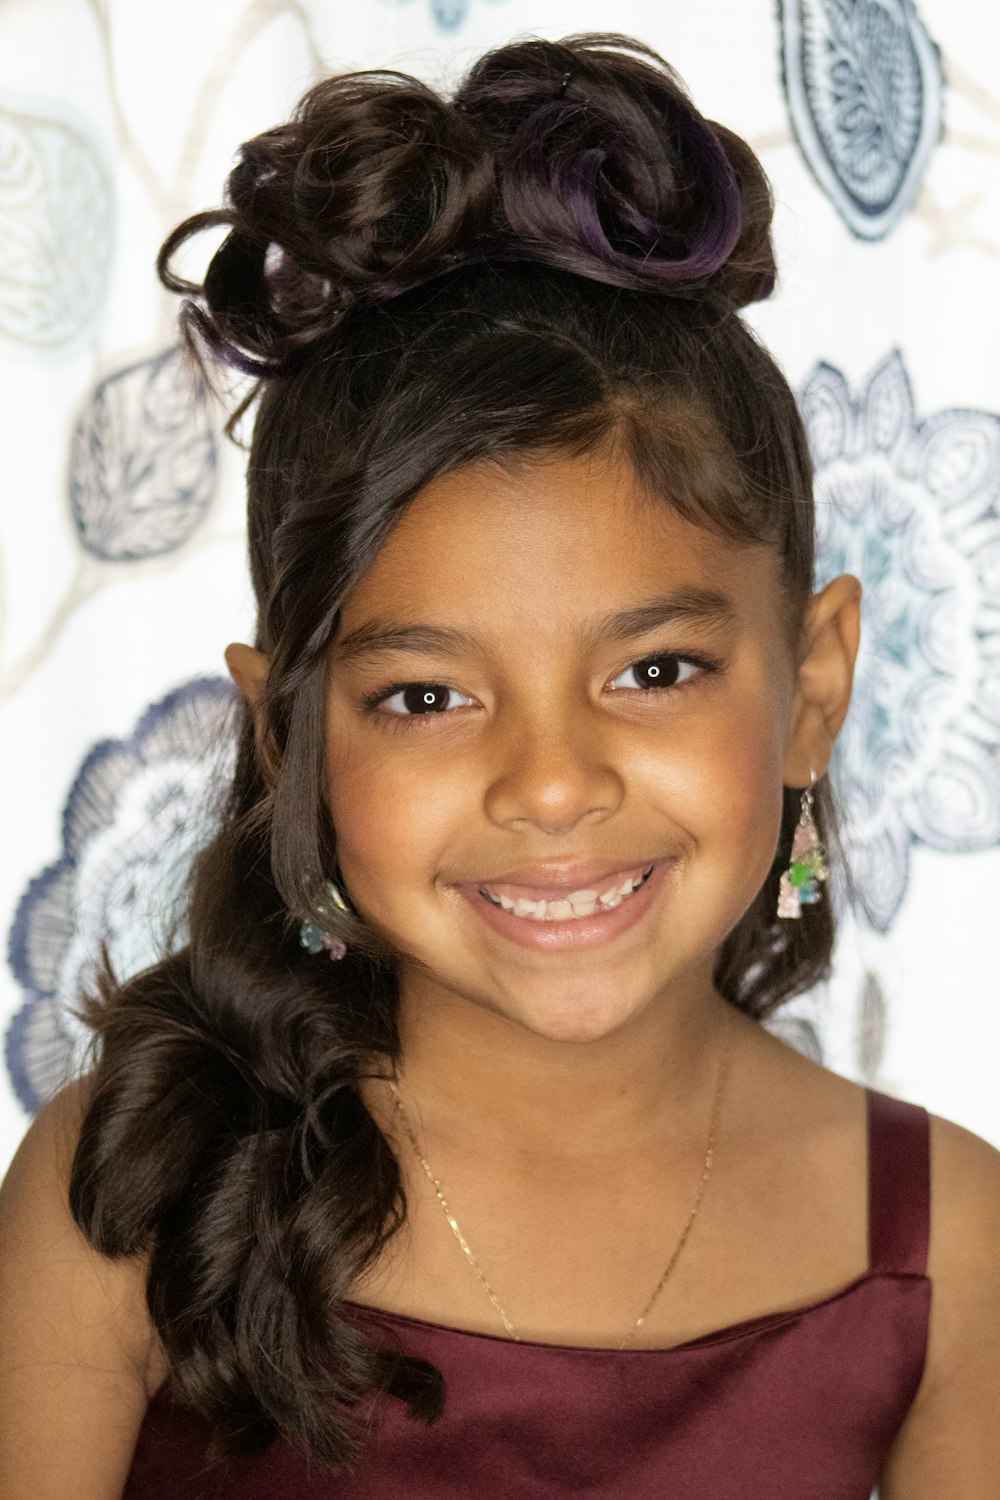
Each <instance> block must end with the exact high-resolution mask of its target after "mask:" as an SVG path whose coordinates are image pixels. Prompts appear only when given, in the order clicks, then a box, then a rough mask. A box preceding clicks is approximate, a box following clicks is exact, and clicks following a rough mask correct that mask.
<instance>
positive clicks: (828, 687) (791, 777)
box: [784, 573, 861, 787]
mask: <svg viewBox="0 0 1000 1500" xmlns="http://www.w3.org/2000/svg"><path fill="white" fill-rule="evenodd" d="M802 635H803V655H802V658H801V660H800V662H799V667H798V672H797V676H796V685H795V694H794V700H793V709H792V720H791V727H790V730H789V735H788V740H787V742H786V746H785V765H784V781H785V785H786V786H793V787H800V786H808V785H809V781H810V772H811V771H813V772H815V774H816V775H817V776H822V775H823V774H824V772H825V771H826V770H827V767H828V766H829V763H830V755H831V752H832V750H833V742H834V740H835V739H836V738H837V735H838V734H839V733H840V730H841V727H842V725H843V723H844V720H845V719H846V717H847V711H848V709H849V708H850V705H851V688H852V686H853V683H854V664H855V661H856V659H857V654H858V644H859V641H860V637H861V584H860V583H859V581H858V580H857V578H855V577H854V576H853V575H852V574H850V573H843V574H841V576H840V577H839V578H834V579H833V581H832V582H831V583H828V584H827V585H826V587H825V588H824V589H821V590H820V591H819V593H817V594H814V595H813V598H812V601H811V602H810V605H809V609H808V611H807V613H806V619H805V624H804V626H803V632H802Z"/></svg>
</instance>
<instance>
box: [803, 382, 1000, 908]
mask: <svg viewBox="0 0 1000 1500" xmlns="http://www.w3.org/2000/svg"><path fill="white" fill-rule="evenodd" d="M801 405H802V410H803V415H804V418H805V421H806V424H807V427H808V431H809V438H810V445H811V448H812V452H813V458H814V463H815V466H816V499H817V514H818V523H819V544H820V581H821V582H823V581H826V580H828V579H830V578H832V577H834V576H835V575H836V574H838V573H842V572H850V573H855V574H856V575H857V576H858V577H859V578H860V579H861V581H862V584H863V585H864V589H865V595H864V604H863V610H862V646H861V654H860V657H859V661H858V672H857V677H856V683H855V697H854V703H853V706H852V708H851V712H850V715H849V717H848V721H847V724H846V726H845V729H844V732H843V734H842V736H841V738H840V740H839V742H838V746H837V752H836V757H835V764H834V770H835V775H836V777H837V781H838V786H839V789H840V793H841V798H842V802H843V805H844V811H845V824H846V826H845V841H846V845H847V853H848V856H849V858H850V861H851V865H852V869H853V871H854V874H855V877H856V878H857V880H858V883H859V886H860V889H861V891H862V893H863V895H864V898H865V903H866V906H867V909H868V915H869V918H870V920H871V922H872V925H873V926H874V927H875V928H877V929H878V930H879V931H885V930H886V929H887V928H888V927H889V925H890V923H891V922H892V919H893V917H894V916H895V914H896V912H897V910H898V909H899V905H900V903H901V901H902V900H903V897H904V895H905V892H906V886H907V879H908V868H909V855H910V848H911V846H912V845H913V844H914V843H923V844H925V845H928V846H930V847H931V848H934V849H939V850H946V851H953V852H956V853H961V852H967V851H972V850H978V849H985V848H988V847H990V846H991V845H993V844H996V843H1000V754H998V746H1000V510H998V504H997V502H998V496H1000V418H998V417H996V416H993V415H991V414H989V413H987V412H979V411H942V412H938V413H936V414H935V415H933V416H931V417H928V418H926V419H925V420H923V421H919V420H917V418H916V416H915V414H914V407H913V396H912V392H911V389H910V383H909V379H908V377H907V373H906V370H905V368H904V365H903V361H902V358H901V357H900V355H899V354H893V355H891V356H890V357H889V358H888V359H886V360H885V361H884V362H883V363H882V364H881V365H880V366H879V368H878V369H877V370H876V371H875V372H874V374H873V375H872V376H871V378H870V379H869V381H868V383H867V385H866V386H865V388H864V390H863V391H862V392H861V394H860V395H859V396H854V395H852V393H851V391H850V389H849V387H848V384H847V382H846V381H845V379H844V377H843V375H842V374H841V373H840V372H839V371H838V370H835V369H832V368H831V367H830V366H829V365H820V366H819V367H818V368H817V369H816V370H815V371H814V373H813V375H812V376H811V378H810V380H809V382H808V384H807V385H806V387H805V390H804V391H803V392H802V397H801Z"/></svg>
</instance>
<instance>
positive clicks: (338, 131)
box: [158, 71, 495, 374]
mask: <svg viewBox="0 0 1000 1500" xmlns="http://www.w3.org/2000/svg"><path fill="white" fill-rule="evenodd" d="M494 191H495V190H494V169H493V162H492V158H491V155H490V153H489V151H488V149H487V146H486V143H485V141H484V139H483V137H482V133H481V130H480V128H479V126H478V124H476V123H475V122H474V121H473V120H471V119H470V118H469V117H468V116H466V115H464V114H463V113H462V112H461V111H457V110H455V109H454V108H452V106H451V105H450V104H448V103H447V101H446V100H444V99H442V98H441V97H440V96H439V95H438V94H436V93H435V92H434V91H433V90H432V89H431V88H429V87H427V86H426V85H425V84H423V83H421V82H419V81H418V80H417V79H415V78H410V77H408V76H407V75H405V74H400V73H393V72H389V71H385V72H371V73H352V74H347V75H345V76H343V77H335V78H329V79H325V80H323V82H321V83H319V84H317V85H316V86H315V87H313V88H312V89H310V91H309V92H308V93H307V94H306V95H305V97H304V98H303V99H302V101H301V103H300V104H299V106H298V108H297V110H296V111H295V114H294V116H293V117H292V119H291V120H290V121H289V122H288V124H286V125H280V126H277V127H276V128H275V129H273V130H269V131H266V132H264V133H263V134H262V135H258V136H256V137H254V139H253V140H251V141H248V142H246V144H245V145H243V146H242V148H241V150H240V158H239V161H238V163H237V165H236V167H235V168H234V169H233V171H232V172H231V173H230V174H229V178H228V181H227V184H226V193H225V206H224V207H223V208H222V209H220V210H218V211H216V212H211V213H207V214H198V215H195V216H194V217H193V218H191V219H188V220H186V221H185V222H184V223H183V224H181V225H179V226H178V228H177V229H176V230H175V231H174V233H173V234H172V235H171V236H170V238H169V239H168V240H167V241H166V243H165V244H164V245H163V247H162V249H161V251H160V256H159V262H158V264H159V269H160V274H161V277H162V278H163V280H164V281H165V282H166V284H167V285H168V286H169V287H170V288H171V289H172V290H174V291H180V292H185V293H188V294H194V295H199V294H201V295H202V296H203V297H204V300H205V302H206V303H207V305H208V315H207V316H206V314H205V313H204V312H203V311H202V310H201V309H198V308H195V307H189V309H188V312H187V316H188V318H189V320H191V321H193V322H194V324H195V326H196V328H197V329H198V331H199V332H200V333H202V335H203V336H205V337H206V338H207V340H208V342H209V344H210V345H212V346H215V347H216V348H217V349H218V348H219V347H220V346H221V347H223V348H224V349H225V351H226V353H227V354H228V355H229V357H230V359H231V360H232V361H233V362H234V363H236V364H237V365H238V366H240V367H242V368H244V369H246V370H248V371H249V372H250V373H254V374H263V373H268V372H269V370H270V369H273V368H275V367H280V366H281V364H283V363H284V361H285V359H286V358H287V355H288V354H289V353H290V352H291V351H293V350H294V349H295V348H296V347H298V346H301V345H303V344H306V343H309V342H311V341H312V340H313V339H315V338H316V337H317V336H319V335H321V334H322V333H323V332H324V331H326V330H327V329H328V328H329V327H330V326H331V323H332V322H333V321H335V319H336V317H337V316H339V315H340V314H341V313H342V312H343V311H344V309H345V308H346V307H347V306H349V305H350V303H351V302H352V301H354V300H355V299H356V298H357V297H358V296H359V295H360V294H362V293H364V294H365V295H366V296H369V297H379V296H392V295H396V294H398V293H399V292H402V291H405V290H407V289H408V288H409V287H411V286H414V285H419V284H420V283H421V282H422V281H424V280H426V279H427V278H428V276H429V275H433V274H435V273H439V272H440V271H442V270H444V269H447V268H448V267H449V265H450V264H452V263H453V262H456V261H457V260H460V259H462V258H463V257H462V255H461V252H460V250H459V249H458V247H460V246H462V245H463V244H466V243H468V242H469V241H470V240H475V239H476V238H477V236H478V235H479V233H480V232H481V230H482V228H483V227H484V226H485V225H486V223H487V222H488V220H489V215H490V212H491V207H492V202H493V198H494ZM219 224H224V225H227V226H228V227H229V230H230V233H229V234H228V236H227V237H226V239H225V240H224V241H223V243H222V245H221V246H220V248H219V249H218V251H217V252H216V254H215V255H214V257H213V259H212V261H211V263H210V265H209V268H208V271H207V273H206V276H205V281H204V286H203V287H199V286H197V285H195V284H194V283H190V282H186V281H183V280H182V279H181V278H179V277H178V276H176V275H175V274H174V273H173V272H172V271H171V270H170V268H169V261H170V258H171V256H172V255H173V253H174V251H175V250H176V249H177V247H178V246H179V245H180V244H181V243H182V242H183V240H185V239H187V238H188V237H189V236H190V235H191V234H194V233H196V232H198V231H199V230H201V229H204V228H207V227H210V226H212V225H219ZM233 346H235V350H234V347H233ZM239 350H247V351H249V352H250V353H251V354H252V355H253V356H255V358H254V359H252V360H249V361H248V360H245V359H241V358H240V357H239V355H238V352H237V351H239ZM234 354H235V358H234Z"/></svg>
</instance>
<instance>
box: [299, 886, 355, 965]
mask: <svg viewBox="0 0 1000 1500" xmlns="http://www.w3.org/2000/svg"><path fill="white" fill-rule="evenodd" d="M323 889H324V891H325V893H326V897H327V900H328V901H329V902H330V905H331V906H333V907H335V908H336V910H337V911H346V910H347V902H346V901H345V900H344V898H343V896H342V895H341V894H340V890H339V888H338V887H337V886H336V885H334V883H333V881H332V880H328V881H327V883H326V885H325V886H324V887H323ZM299 942H300V943H301V944H302V946H303V948H308V950H309V952H310V953H322V952H323V949H324V948H325V949H326V951H327V952H328V953H329V955H330V957H331V958H332V959H337V958H343V956H344V954H345V953H346V952H347V944H346V943H345V942H344V939H343V938H340V937H336V936H334V934H333V933H332V932H324V931H323V929H322V927H317V925H316V923H315V922H313V921H312V920H307V921H305V922H303V923H302V926H301V927H300V928H299Z"/></svg>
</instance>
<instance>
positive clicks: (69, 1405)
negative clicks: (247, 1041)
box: [0, 1079, 163, 1500]
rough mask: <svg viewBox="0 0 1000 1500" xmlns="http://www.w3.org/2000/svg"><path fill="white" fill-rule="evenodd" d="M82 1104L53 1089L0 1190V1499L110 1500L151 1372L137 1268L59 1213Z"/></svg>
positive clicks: (158, 1374)
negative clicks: (108, 1253) (112, 1256)
mask: <svg viewBox="0 0 1000 1500" xmlns="http://www.w3.org/2000/svg"><path fill="white" fill-rule="evenodd" d="M88 1097H89V1083H88V1080H86V1079H84V1080H81V1081H79V1082H77V1083H74V1084H71V1085H69V1086H68V1087H67V1088H65V1089H63V1090H62V1091H61V1092H60V1093H59V1094H58V1095H56V1097H55V1098H54V1099H53V1100H51V1101H50V1103H49V1104H48V1105H46V1107H45V1108H44V1109H43V1110H42V1111H41V1113H40V1114H39V1115H38V1117H37V1119H36V1120H35V1121H34V1123H33V1124H32V1125H31V1127H30V1129H29V1130H28V1132H27V1134H26V1135H25V1137H24V1140H23V1141H22V1143H21V1146H20V1148H19V1150H18V1152H17V1154H16V1156H15V1157H14V1160H13V1162H12V1163H11V1167H10V1170H9V1172H8V1173H7V1177H6V1179H5V1181H4V1183H3V1186H2V1188H0V1500H13V1497H14V1496H21V1495H26V1494H31V1495H32V1496H33V1497H34V1500H49V1497H55V1496H59V1497H60V1500H116V1497H117V1496H119V1495H120V1494H121V1490H122V1487H123V1485H124V1482H125V1477H126V1475H127V1472H128V1467H129V1462H130V1459H131V1454H132V1449H133V1447H134V1444H135V1437H136V1434H137V1432H138V1428H139V1425H140V1423H141V1421H142V1416H143V1413H144V1411H145V1408H146V1404H147V1401H148V1396H149V1392H150V1391H151V1390H152V1389H154V1388H155V1385H156V1384H157V1383H158V1381H159V1380H160V1379H162V1374H163V1371H162V1366H161V1363H160V1361H159V1358H158V1350H157V1347H156V1342H155V1339H154V1337H153V1333H152V1328H151V1324H150V1321H149V1317H148V1313H147V1311H146V1304H145V1265H144V1263H142V1262H140V1261H139V1260H137V1259H129V1260H109V1259H108V1258H107V1257H105V1256H103V1255H101V1254H100V1253H99V1252H98V1251H97V1250H95V1249H94V1248H93V1247H92V1246H91V1245H90V1244H89V1243H88V1241H87V1240H86V1238H85V1237H84V1235H83V1234H82V1233H81V1232H80V1230H79V1228H78V1227H77V1224H76V1222H75V1220H74V1219H73V1216H72V1214H71V1212H70V1207H69V1196H68V1188H69V1178H70V1171H71V1168H72V1162H73V1155H74V1151H75V1148H76V1142H77V1139H78V1137H79V1132H80V1126H81V1122H82V1119H83V1115H84V1112H85V1110H86V1105H87V1101H88Z"/></svg>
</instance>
